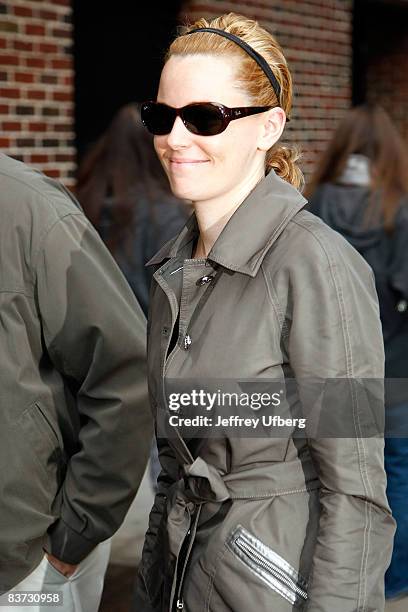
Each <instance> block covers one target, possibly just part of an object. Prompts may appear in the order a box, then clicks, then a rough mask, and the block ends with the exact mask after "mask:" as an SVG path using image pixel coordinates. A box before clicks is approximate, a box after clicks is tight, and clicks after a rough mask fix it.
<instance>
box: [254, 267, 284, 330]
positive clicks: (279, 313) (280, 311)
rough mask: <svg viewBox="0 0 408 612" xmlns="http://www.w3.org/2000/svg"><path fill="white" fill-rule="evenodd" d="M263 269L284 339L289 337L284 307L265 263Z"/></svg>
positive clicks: (267, 288)
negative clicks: (265, 267)
mask: <svg viewBox="0 0 408 612" xmlns="http://www.w3.org/2000/svg"><path fill="white" fill-rule="evenodd" d="M261 271H262V275H263V277H264V281H265V285H266V290H267V293H268V298H269V300H270V302H271V304H272V308H273V309H274V311H275V314H276V316H277V318H278V321H279V324H280V327H281V332H282V336H283V338H284V339H287V337H288V336H289V327H288V324H287V322H286V319H285V315H284V312H283V309H282V307H281V305H280V302H279V298H278V294H277V291H276V289H275V287H274V284H273V280H272V277H271V275H270V273H269V271H266V270H265V269H264V266H263V264H262V266H261ZM268 278H269V282H270V284H271V286H272V288H273V292H274V297H272V294H271V287H270V286H269V284H268ZM274 298H275V299H274Z"/></svg>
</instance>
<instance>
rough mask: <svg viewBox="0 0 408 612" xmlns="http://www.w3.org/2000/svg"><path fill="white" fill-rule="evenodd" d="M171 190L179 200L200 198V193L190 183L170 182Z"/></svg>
mask: <svg viewBox="0 0 408 612" xmlns="http://www.w3.org/2000/svg"><path fill="white" fill-rule="evenodd" d="M170 187H171V190H172V192H173V194H174V195H175V196H176V198H180V199H181V200H192V201H194V200H196V199H201V198H200V195H201V194H199V193H198V192H197V189H195V188H194V187H193V186H192V185H190V186H188V185H180V184H178V183H175V182H172V183H170Z"/></svg>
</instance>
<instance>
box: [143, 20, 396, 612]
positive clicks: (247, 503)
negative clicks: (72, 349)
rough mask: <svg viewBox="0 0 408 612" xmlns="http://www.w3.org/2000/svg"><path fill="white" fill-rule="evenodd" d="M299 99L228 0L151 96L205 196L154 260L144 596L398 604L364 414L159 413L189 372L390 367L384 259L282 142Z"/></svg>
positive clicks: (184, 172) (191, 610)
mask: <svg viewBox="0 0 408 612" xmlns="http://www.w3.org/2000/svg"><path fill="white" fill-rule="evenodd" d="M291 104H292V82H291V76H290V72H289V69H288V66H287V63H286V60H285V57H284V55H283V52H282V50H281V48H280V46H279V45H278V43H277V42H276V40H275V38H274V37H273V36H271V34H270V33H269V32H267V31H266V30H265V29H263V28H261V27H260V26H259V24H258V23H257V22H255V21H252V20H250V19H247V18H245V17H242V16H240V15H236V14H233V13H230V14H228V15H224V16H222V17H220V18H218V19H215V20H213V21H212V22H207V21H206V20H204V19H200V20H199V21H197V22H196V23H195V24H193V25H192V26H191V27H188V28H186V29H185V31H184V32H183V33H182V34H181V35H180V36H178V38H176V40H175V41H174V42H173V43H172V45H171V46H170V49H169V51H168V54H167V57H166V62H165V66H164V68H163V71H162V74H161V79H160V85H159V90H158V94H157V100H155V101H150V102H147V103H145V104H144V105H143V106H142V119H143V121H144V124H145V126H146V127H147V129H148V130H149V131H150V132H152V133H153V134H154V145H155V149H156V152H157V154H158V157H159V159H160V160H161V162H162V164H163V167H164V169H165V171H166V173H167V176H168V179H169V182H170V186H171V188H172V191H173V193H174V194H175V195H176V196H177V197H180V198H183V199H189V200H191V201H192V203H193V206H194V214H193V215H192V217H191V218H190V219H189V221H188V222H187V224H186V226H185V227H184V229H183V230H182V231H181V233H180V234H179V235H178V236H177V237H176V238H175V239H174V240H171V241H170V242H169V243H168V244H167V245H166V246H165V247H164V248H162V249H161V251H160V252H159V253H158V254H157V255H156V256H155V257H154V258H153V259H152V260H151V261H150V264H151V265H153V266H156V272H155V274H154V277H153V285H152V289H151V308H150V313H149V329H150V332H149V344H148V357H149V387H150V394H151V403H152V409H153V411H154V413H155V416H156V417H157V419H158V420H157V423H158V445H159V456H160V461H161V465H162V472H161V474H160V476H159V480H158V493H157V496H156V499H155V503H154V507H153V509H152V512H151V516H150V524H149V530H148V533H147V535H146V541H145V545H144V551H143V559H142V563H141V566H140V571H139V576H138V584H137V592H136V597H135V610H138V611H142V610H143V612H153V611H154V612H159V611H160V612H164V611H166V612H169V611H173V610H178V609H179V610H180V609H184V610H188V612H198V611H199V610H200V611H201V610H202V611H204V610H206V611H211V612H227V611H229V610H233V611H234V612H247V611H248V610H252V609H253V610H257V611H258V612H261V611H262V612H267V611H268V612H269V611H271V610H273V612H289V610H293V609H294V607H295V608H296V609H305V610H306V609H307V610H309V611H313V612H318V611H319V612H323V611H324V612H328V611H330V612H352V611H355V610H371V611H374V610H375V611H380V610H382V609H383V606H384V593H383V590H384V589H383V582H384V572H385V569H386V567H387V565H388V563H389V558H390V554H391V548H392V537H393V532H394V522H393V519H392V517H391V515H390V511H389V507H388V504H387V500H386V496H385V476H384V468H383V442H382V441H381V440H380V439H378V438H370V439H362V437H361V435H360V434H361V432H360V430H359V427H358V424H357V422H356V420H351V421H350V427H351V428H352V433H351V434H350V435H349V436H348V437H344V438H342V439H339V438H337V437H331V438H320V439H313V440H309V439H308V438H306V437H305V436H303V438H302V437H300V438H295V437H294V436H289V437H283V436H281V437H273V436H265V435H263V436H261V435H259V436H256V435H255V436H252V437H248V436H247V437H244V438H242V437H238V435H237V434H234V431H233V429H232V428H230V429H229V430H228V431H229V433H228V434H226V435H224V436H214V437H213V436H208V435H207V434H206V433H205V432H204V431H201V432H199V437H197V436H196V437H191V436H190V439H188V436H184V435H183V434H182V432H181V430H180V428H177V427H174V428H173V429H171V430H170V433H169V435H168V437H167V438H166V437H163V435H164V432H163V429H162V428H161V424H162V423H163V421H166V419H167V418H170V417H169V414H170V411H169V410H168V405H166V401H165V398H166V397H167V395H168V385H169V384H170V383H171V382H174V380H177V381H180V382H182V381H189V380H191V379H193V380H195V381H202V382H203V386H205V384H206V383H207V382H208V381H209V380H214V379H218V380H220V381H221V380H226V379H228V380H229V381H231V380H236V381H239V380H242V379H249V380H251V381H254V380H255V381H256V380H258V379H259V380H260V381H266V380H267V379H270V380H279V379H282V378H284V377H290V378H293V379H295V381H296V383H297V385H298V387H299V397H300V396H301V395H302V393H303V391H304V389H303V382H304V381H308V380H311V379H314V378H318V379H321V380H326V379H329V378H330V379H336V378H338V379H344V380H347V381H348V380H350V379H352V378H354V377H366V378H373V379H381V378H382V377H383V358H384V356H383V345H382V337H381V325H380V320H379V316H378V304H377V300H376V295H375V290H374V285H373V280H372V274H371V271H370V269H369V267H368V266H367V265H366V263H365V262H364V261H363V259H362V258H361V257H360V256H359V255H358V253H357V252H356V251H355V250H354V249H353V248H352V247H351V246H349V245H348V244H347V243H346V241H344V240H343V239H342V238H341V237H340V236H339V235H338V234H336V233H335V232H333V231H332V230H330V229H329V228H328V227H327V226H326V225H324V224H323V223H322V222H321V221H320V220H318V219H317V218H316V217H314V216H313V215H311V214H310V213H308V212H306V211H304V210H303V208H304V206H305V203H306V201H305V200H304V198H303V197H302V195H301V194H300V193H299V191H298V189H299V187H300V186H301V183H302V175H301V172H300V170H299V168H298V166H297V164H296V154H295V153H294V152H293V151H291V150H290V149H289V148H287V147H284V146H282V145H281V144H280V142H279V141H280V138H281V135H282V132H283V130H284V127H285V122H286V120H287V117H288V116H289V114H290V110H291ZM196 391H198V390H197V389H196ZM350 402H351V404H350V406H347V408H348V409H349V410H350V413H351V414H352V415H354V416H355V415H356V413H357V412H358V410H359V409H360V407H359V406H357V405H356V403H355V402H356V399H355V397H354V396H353V397H351V400H350ZM332 409H333V411H335V410H336V406H335V405H334V406H332ZM274 410H275V409H274V408H273V407H271V408H270V414H273V413H274ZM172 414H174V413H172ZM344 416H345V418H348V415H346V414H345V415H344ZM173 422H174V419H173V420H172V421H171V423H173ZM213 425H214V427H215V418H214V423H213ZM168 431H169V430H168Z"/></svg>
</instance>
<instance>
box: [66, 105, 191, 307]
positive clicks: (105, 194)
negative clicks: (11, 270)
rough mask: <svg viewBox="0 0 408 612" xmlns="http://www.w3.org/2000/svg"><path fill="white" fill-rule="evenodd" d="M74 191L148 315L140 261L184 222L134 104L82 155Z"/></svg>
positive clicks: (146, 278) (147, 276) (147, 277)
mask: <svg viewBox="0 0 408 612" xmlns="http://www.w3.org/2000/svg"><path fill="white" fill-rule="evenodd" d="M77 195H78V199H79V201H80V203H81V205H82V207H83V209H84V211H85V213H86V215H87V216H88V218H89V219H90V220H91V221H92V223H93V224H94V226H95V227H96V228H97V230H98V231H99V233H100V234H101V237H102V239H103V240H104V242H106V244H107V246H108V247H109V249H110V251H111V252H112V255H113V256H114V257H115V259H116V261H117V263H118V264H119V267H120V268H121V270H122V272H123V274H124V275H125V277H126V280H127V281H128V283H129V285H130V286H131V288H132V289H133V292H134V294H135V295H136V297H137V299H138V301H139V304H140V305H141V307H142V309H143V311H144V313H145V314H147V309H148V298H149V287H150V283H151V277H152V274H151V271H150V269H148V268H146V267H145V263H146V262H147V261H148V260H149V259H150V258H151V257H152V255H154V253H155V252H156V251H157V249H159V248H160V247H161V246H162V245H163V244H164V243H165V242H167V241H168V240H169V239H170V238H172V237H173V236H174V234H175V233H176V232H177V231H179V230H180V228H181V227H182V226H183V225H184V223H185V221H186V219H187V216H188V209H187V207H186V206H185V205H184V204H183V203H181V202H180V201H179V200H178V199H177V198H175V197H174V196H173V195H172V194H171V193H170V191H169V186H168V182H167V180H166V176H165V174H164V172H163V169H162V168H161V166H160V163H159V161H158V159H157V156H156V155H155V152H154V149H153V146H152V139H151V136H150V135H149V134H148V133H147V132H146V130H145V129H144V127H143V125H142V122H141V120H140V114H139V110H138V108H137V106H136V105H135V104H127V105H126V106H123V107H122V108H121V109H120V110H119V111H118V112H117V114H116V115H115V117H114V118H113V120H112V123H111V124H110V126H109V127H108V129H107V130H106V132H105V133H104V134H103V135H102V136H101V138H100V139H99V140H98V142H97V143H96V144H95V145H94V146H93V147H92V148H91V149H90V151H89V152H88V154H87V155H86V156H85V158H84V160H83V162H82V163H81V166H80V169H79V173H78V185H77Z"/></svg>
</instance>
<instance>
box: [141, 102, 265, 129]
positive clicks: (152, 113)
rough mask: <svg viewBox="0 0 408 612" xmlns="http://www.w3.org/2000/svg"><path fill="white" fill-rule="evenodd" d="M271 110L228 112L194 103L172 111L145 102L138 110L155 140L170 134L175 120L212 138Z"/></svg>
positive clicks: (213, 105) (225, 108)
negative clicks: (236, 122)
mask: <svg viewBox="0 0 408 612" xmlns="http://www.w3.org/2000/svg"><path fill="white" fill-rule="evenodd" d="M270 108H273V107H272V106H240V107H236V108H228V106H224V105H223V104H217V103H216V102H195V103H194V104H187V106H183V107H182V108H173V107H172V106H167V104H161V103H160V102H144V104H142V107H141V117H142V121H143V124H144V125H145V126H146V128H147V129H148V130H149V132H151V133H152V134H154V135H155V136H162V135H164V134H170V132H171V130H172V129H173V125H174V122H175V120H176V117H181V120H182V122H183V123H184V125H185V126H186V128H187V129H188V130H189V131H190V132H192V133H193V134H197V135H198V136H215V134H221V132H223V131H224V130H225V129H227V127H228V124H229V122H230V121H234V119H241V118H242V117H249V115H257V114H258V113H264V112H265V111H267V110H269V109H270Z"/></svg>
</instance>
